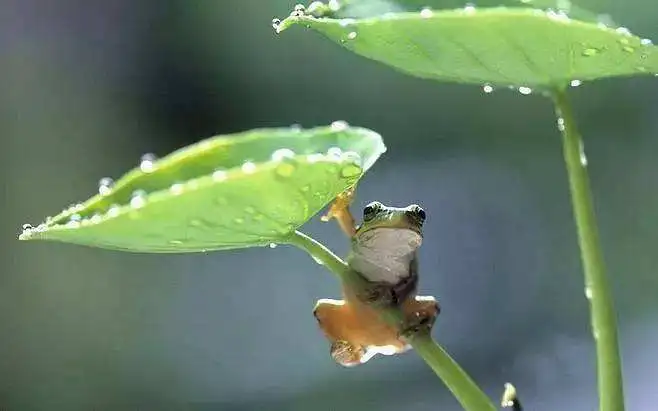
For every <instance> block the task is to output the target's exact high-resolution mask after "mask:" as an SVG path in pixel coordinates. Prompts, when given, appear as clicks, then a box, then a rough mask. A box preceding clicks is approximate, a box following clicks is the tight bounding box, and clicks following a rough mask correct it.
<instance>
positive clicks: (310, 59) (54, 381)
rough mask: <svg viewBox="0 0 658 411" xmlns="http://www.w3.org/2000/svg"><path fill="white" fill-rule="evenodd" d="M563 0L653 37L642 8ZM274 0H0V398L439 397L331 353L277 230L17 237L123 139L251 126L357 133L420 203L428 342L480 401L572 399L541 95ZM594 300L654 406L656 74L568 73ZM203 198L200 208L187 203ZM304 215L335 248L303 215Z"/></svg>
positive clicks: (73, 404) (586, 341)
mask: <svg viewBox="0 0 658 411" xmlns="http://www.w3.org/2000/svg"><path fill="white" fill-rule="evenodd" d="M583 5H585V6H589V7H593V8H594V9H596V10H597V11H598V12H605V13H608V14H610V15H612V16H613V17H614V19H615V20H616V21H618V22H622V23H623V24H624V25H626V26H627V27H629V28H630V29H631V30H632V31H633V32H635V33H636V34H638V35H639V36H642V37H649V38H654V39H657V38H658V28H657V27H656V25H655V22H656V19H657V18H658V8H657V7H656V5H655V3H654V2H653V1H652V0H626V1H612V0H609V1H606V2H600V1H596V0H590V1H588V2H584V3H583ZM292 6H293V2H290V1H284V0H224V1H218V0H215V1H211V0H196V1H183V0H171V1H155V0H142V1H139V2H132V1H127V0H114V1H111V2H110V1H100V0H86V1H82V0H61V1H58V2H46V1H36V0H4V1H3V2H2V3H1V4H0V63H1V66H0V67H1V70H0V91H1V93H0V133H1V134H0V135H1V136H2V137H1V140H0V141H1V142H2V150H0V155H1V156H2V157H1V158H2V162H1V164H2V187H3V193H2V194H3V196H2V198H3V202H2V214H1V217H0V222H1V224H0V226H1V227H2V229H3V232H4V234H5V235H3V236H1V237H0V238H1V241H2V243H1V247H2V248H1V250H2V266H1V272H0V409H1V410H3V411H5V410H11V411H14V410H19V411H23V410H156V409H157V410H169V409H171V410H180V409H186V410H260V409H268V410H309V409H313V410H371V409H372V410H374V409H376V410H394V409H400V408H403V409H405V410H409V411H415V410H457V409H459V408H458V405H457V403H456V402H455V400H454V399H452V397H451V396H450V395H449V393H448V392H447V391H446V389H445V388H444V387H443V385H442V384H441V383H440V381H438V380H437V379H436V378H435V377H434V375H433V374H432V373H431V371H430V370H429V369H428V368H427V367H426V366H425V364H424V363H422V362H421V361H420V360H419V359H418V358H417V357H416V356H415V355H414V354H413V353H408V354H405V355H402V356H398V357H387V358H383V357H378V358H376V359H374V360H372V361H371V362H369V363H368V364H366V365H364V366H362V367H357V368H354V369H348V370H346V369H342V368H340V367H338V366H337V365H335V364H334V363H333V362H332V361H331V359H330V357H329V355H328V349H329V348H328V343H327V342H326V341H325V340H324V337H323V336H322V334H321V332H320V331H319V330H318V328H317V326H316V324H315V320H314V318H313V316H312V315H311V310H312V307H313V305H314V303H315V300H316V299H318V298H325V297H337V296H338V292H339V289H338V284H337V282H336V280H335V279H334V278H333V277H332V276H331V275H329V274H328V273H327V272H325V271H323V269H322V268H321V267H320V266H318V265H317V264H314V263H313V261H312V260H311V259H310V258H309V257H308V256H306V255H304V254H303V253H302V252H300V251H298V250H296V249H292V248H289V247H278V248H276V249H274V250H270V249H250V250H242V251H232V252H218V253H209V254H199V255H165V256H163V255H138V254H124V253H118V252H111V251H105V250H98V249H91V248H85V247H79V246H73V245H65V244H57V243H37V242H35V243H19V242H18V241H17V239H16V236H17V234H18V232H19V231H20V226H21V224H23V223H26V222H30V223H33V224H34V223H38V222H40V221H41V220H42V219H43V218H44V217H45V216H47V215H52V214H55V213H57V212H58V211H59V210H60V209H62V208H63V207H65V206H67V205H68V204H70V203H72V202H76V201H79V200H82V199H85V198H87V197H88V196H89V195H91V194H92V193H94V192H95V190H96V184H97V181H98V180H99V179H100V178H101V177H105V176H110V177H119V176H120V175H121V174H122V173H123V172H124V171H126V170H128V169H129V168H132V167H134V166H135V165H136V164H137V161H138V159H139V157H140V155H142V154H143V153H146V152H154V153H156V154H158V155H165V154H167V153H168V152H170V151H172V150H174V149H176V148H179V147H182V146H184V145H186V144H189V143H192V142H194V141H197V140H199V139H201V138H205V137H208V136H211V135H214V134H220V133H228V132H234V131H240V130H245V129H250V128H255V127H264V126H285V125H289V124H293V123H299V124H301V125H303V126H315V125H321V124H328V123H330V122H331V121H333V120H337V119H343V120H347V121H348V122H350V123H351V124H355V125H360V126H365V127H370V128H373V129H375V130H377V131H379V132H380V133H381V134H382V135H383V136H384V138H385V141H386V143H387V145H388V147H389V151H388V152H387V153H386V154H385V156H384V157H383V158H382V159H381V160H380V161H379V162H378V164H377V165H376V166H375V167H374V168H373V169H372V170H371V172H369V174H368V175H367V176H366V178H365V179H364V180H363V183H362V184H361V188H360V191H359V193H358V194H359V196H358V201H357V204H356V205H355V207H360V206H362V205H363V204H365V203H367V202H369V201H371V200H380V201H382V202H385V203H391V204H394V205H406V204H408V203H412V202H417V203H419V204H421V205H423V206H424V207H425V209H426V210H427V212H428V221H427V228H426V237H425V242H424V245H423V248H422V250H421V257H420V264H421V272H422V277H421V289H422V293H423V294H432V295H435V296H437V298H439V300H440V301H441V304H442V306H443V313H442V316H441V318H440V319H439V321H438V323H437V326H436V327H435V331H434V335H435V337H436V338H437V339H438V340H439V341H441V342H442V343H443V344H445V346H446V347H447V349H448V350H449V351H450V352H451V353H452V354H453V355H454V357H455V358H456V359H457V360H458V361H459V362H460V363H461V364H462V365H463V366H464V367H465V368H466V369H467V370H468V371H469V372H470V373H471V375H472V376H473V377H474V378H475V379H476V380H477V381H478V382H480V383H481V384H482V385H483V387H484V389H485V390H486V391H487V393H489V394H490V395H492V396H493V397H495V398H498V397H499V396H500V394H501V393H502V388H503V383H504V382H506V381H512V382H514V383H515V384H516V385H517V388H518V389H519V391H520V393H521V395H522V399H523V400H524V403H525V405H526V407H527V409H528V410H532V411H544V410H545V411H549V410H556V409H570V410H585V409H594V408H595V404H596V393H595V373H594V352H593V345H592V342H591V338H590V334H589V323H588V315H587V305H586V299H585V296H584V292H583V280H582V274H581V271H580V262H579V254H578V251H577V248H576V238H575V231H574V227H573V221H572V217H571V209H570V203H569V197H568V190H567V182H566V174H565V171H564V169H563V166H562V158H561V147H560V142H559V135H558V132H557V130H556V129H555V127H554V124H555V119H554V117H553V114H552V108H551V106H550V103H549V101H548V100H546V99H544V98H542V97H540V96H538V95H530V96H521V95H519V94H518V93H515V92H512V91H508V90H497V91H495V92H494V93H491V94H484V93H483V92H482V91H481V89H480V88H478V87H472V86H462V85H455V84H442V83H433V82H429V81H424V80H419V79H415V78H411V77H407V76H405V75H402V74H399V73H397V72H395V71H393V70H391V69H389V68H387V67H385V66H382V65H380V64H377V63H374V62H371V61H367V60H365V59H362V58H360V57H358V56H355V55H352V54H350V53H348V52H346V51H344V50H341V49H340V48H339V47H338V46H336V45H335V44H333V43H331V42H329V41H327V40H325V39H323V38H321V37H320V36H319V35H316V34H314V33H309V32H306V31H305V30H302V29H293V30H289V31H287V32H285V33H284V34H282V35H280V36H277V35H275V34H274V32H273V30H272V28H271V27H270V21H271V19H272V18H273V17H275V16H278V17H283V16H285V15H287V13H288V12H289V11H290V9H291V8H292ZM572 91H573V92H572V96H573V99H574V104H575V107H576V110H577V115H578V118H579V120H580V126H581V129H582V132H583V134H584V136H585V141H586V143H587V152H588V159H589V164H590V167H589V170H590V173H591V178H592V185H593V190H594V192H595V198H596V206H597V212H598V217H599V221H600V229H601V236H602V241H603V245H604V251H605V256H606V261H607V264H608V269H609V274H610V277H611V281H612V283H613V285H614V293H615V297H616V302H617V308H618V313H619V320H620V324H621V325H620V326H621V343H622V346H623V358H624V372H625V376H626V383H627V386H626V391H627V397H628V399H627V402H628V409H629V410H652V409H656V407H657V405H656V404H658V392H657V391H656V390H655V386H656V384H655V380H656V378H658V371H657V370H658V351H657V350H656V349H655V347H656V346H657V344H658V318H657V317H656V313H657V312H658V299H657V298H656V296H657V295H658V293H657V291H658V276H657V275H656V267H658V253H656V244H657V243H658V242H657V240H658V211H657V210H658V183H657V181H658V179H657V178H656V177H657V175H658V174H657V173H658V164H657V163H656V162H655V153H656V150H658V138H656V137H658V81H657V80H656V78H653V77H645V78H634V79H611V80H604V81H599V82H596V83H592V84H584V85H582V86H581V87H578V88H576V89H573V90H572ZM208 212H213V213H214V212H221V210H208ZM306 230H307V231H308V232H310V233H312V234H313V235H314V236H316V237H317V238H319V239H321V240H323V241H324V242H325V243H326V244H328V245H329V246H331V247H332V248H333V249H334V250H336V251H337V252H339V253H345V252H346V250H347V246H348V244H347V241H346V240H345V239H344V238H343V237H342V236H341V234H340V233H339V231H338V229H337V228H336V227H335V226H334V225H326V224H321V223H319V222H318V221H317V219H316V220H315V221H313V222H311V223H310V224H309V225H308V226H307V228H306Z"/></svg>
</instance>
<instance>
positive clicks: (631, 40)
mask: <svg viewBox="0 0 658 411" xmlns="http://www.w3.org/2000/svg"><path fill="white" fill-rule="evenodd" d="M295 24H301V25H303V26H305V27H308V28H310V29H313V30H316V31H318V32H321V33H322V34H324V35H325V36H326V37H328V38H329V39H331V40H333V41H335V42H337V43H339V44H340V45H342V46H343V47H345V48H347V49H348V50H351V51H353V52H355V53H357V54H360V55H362V56H364V57H367V58H370V59H372V60H376V61H379V62H382V63H385V64H388V65H389V66H392V67H394V68H396V69H398V70H401V71H403V72H406V73H408V74H411V75H414V76H417V77H421V78H427V79H435V80H442V81H453V82H459V83H471V84H494V85H512V86H527V87H537V88H548V87H555V86H558V87H559V86H564V85H566V84H569V82H570V81H572V80H581V81H585V80H594V79H599V78H604V77H614V76H631V75H642V74H654V73H658V47H655V46H653V45H652V44H651V43H650V42H649V41H648V40H643V39H641V38H639V37H636V36H634V35H631V34H630V33H628V32H627V31H626V30H625V29H617V30H615V29H611V28H607V27H605V26H602V25H597V24H593V23H586V22H582V21H577V20H572V19H570V18H568V17H567V16H566V15H564V14H558V13H555V12H552V11H549V12H545V11H542V10H537V9H520V8H490V9H476V8H464V9H459V10H444V11H432V12H430V11H428V10H426V11H425V12H424V13H422V14H421V13H418V12H415V13H398V14H387V15H384V16H381V17H376V18H366V19H330V18H314V17H312V16H309V15H301V16H295V15H291V16H290V17H288V18H286V19H285V20H284V21H283V22H281V24H280V25H279V27H278V31H279V32H281V31H283V30H285V29H286V28H288V27H290V26H292V25H295Z"/></svg>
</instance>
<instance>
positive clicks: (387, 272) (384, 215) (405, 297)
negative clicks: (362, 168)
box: [313, 189, 440, 367]
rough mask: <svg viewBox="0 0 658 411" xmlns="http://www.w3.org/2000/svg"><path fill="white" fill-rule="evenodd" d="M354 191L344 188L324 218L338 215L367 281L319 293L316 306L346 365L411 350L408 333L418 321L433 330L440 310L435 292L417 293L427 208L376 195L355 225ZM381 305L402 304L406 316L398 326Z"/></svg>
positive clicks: (354, 264)
mask: <svg viewBox="0 0 658 411" xmlns="http://www.w3.org/2000/svg"><path fill="white" fill-rule="evenodd" d="M353 196H354V190H353V189H351V190H348V191H346V192H345V193H343V194H341V195H340V196H339V197H338V198H337V199H336V201H335V202H334V203H333V204H332V206H331V207H330V209H329V213H328V214H327V215H325V216H324V217H322V220H323V221H329V220H330V219H332V218H333V219H336V220H337V221H338V224H339V226H340V227H341V229H342V231H343V232H345V234H347V236H348V237H350V238H351V249H350V252H349V255H348V257H347V263H348V264H349V266H350V267H351V268H352V269H353V270H354V271H356V272H357V273H359V274H360V275H361V276H362V277H363V278H364V279H365V280H367V282H368V286H367V287H366V290H365V292H363V293H356V292H355V291H354V290H352V289H351V288H350V287H346V286H345V285H343V287H342V288H343V297H344V299H343V300H333V299H321V300H319V301H318V302H317V303H316V305H315V309H314V311H313V314H314V315H315V318H316V319H317V321H318V324H319V326H320V328H321V329H322V331H323V332H324V334H325V336H326V337H327V339H328V340H329V341H330V342H331V349H330V353H331V356H332V358H333V359H334V360H335V361H336V362H337V363H338V364H340V365H343V366H346V367H351V366H355V365H359V364H363V363H365V362H367V361H368V360H370V359H371V358H372V357H373V356H375V355H376V354H383V355H393V354H398V353H402V352H405V351H407V350H409V348H410V345H409V344H408V343H407V342H406V339H405V338H404V336H405V335H406V334H408V333H409V332H411V331H413V330H417V329H418V328H419V327H424V328H425V329H426V330H427V331H429V330H430V329H431V327H432V326H433V324H434V322H435V320H436V317H437V316H438V314H439V311H440V308H439V305H438V303H437V301H436V300H435V299H434V297H430V296H418V295H416V292H417V287H418V258H417V250H418V248H419V247H420V245H421V243H422V239H423V230H422V228H423V223H424V222H425V211H424V210H423V209H422V208H421V207H420V206H418V205H415V204H412V205H409V206H407V207H404V208H397V207H391V206H385V205H383V204H382V203H380V202H377V201H375V202H372V203H370V204H368V205H367V206H366V207H365V208H364V209H363V223H362V224H361V225H360V226H358V227H357V226H356V224H355V220H354V217H353V216H352V214H351V213H350V211H349V205H350V203H351V201H352V198H353ZM378 305H389V306H397V307H399V308H400V309H401V310H402V311H403V313H404V315H405V318H406V319H405V322H404V323H403V324H401V325H400V327H399V328H396V327H394V326H391V325H390V324H388V323H386V322H385V321H383V320H382V319H381V318H380V315H379V313H378V312H377V306H378Z"/></svg>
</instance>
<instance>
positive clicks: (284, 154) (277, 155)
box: [272, 148, 295, 161]
mask: <svg viewBox="0 0 658 411" xmlns="http://www.w3.org/2000/svg"><path fill="white" fill-rule="evenodd" d="M292 158H295V152H294V151H292V150H291V149H289V148H280V149H278V150H276V151H275V152H274V153H272V161H283V160H285V159H292Z"/></svg>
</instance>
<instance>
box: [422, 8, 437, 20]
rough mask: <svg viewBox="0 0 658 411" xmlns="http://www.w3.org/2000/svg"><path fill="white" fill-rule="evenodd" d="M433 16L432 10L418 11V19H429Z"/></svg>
mask: <svg viewBox="0 0 658 411" xmlns="http://www.w3.org/2000/svg"><path fill="white" fill-rule="evenodd" d="M433 14H434V12H433V11H432V9H430V8H427V7H426V8H424V9H422V10H421V11H420V17H422V18H424V19H429V18H430V17H432V15H433Z"/></svg>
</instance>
